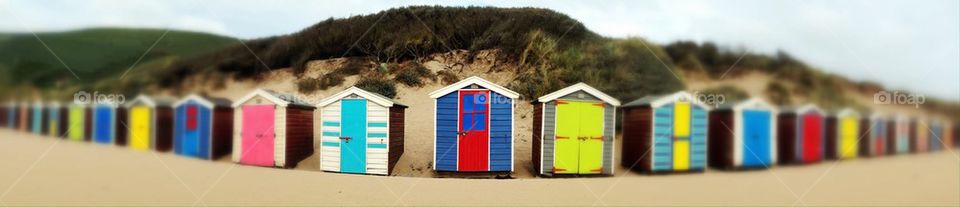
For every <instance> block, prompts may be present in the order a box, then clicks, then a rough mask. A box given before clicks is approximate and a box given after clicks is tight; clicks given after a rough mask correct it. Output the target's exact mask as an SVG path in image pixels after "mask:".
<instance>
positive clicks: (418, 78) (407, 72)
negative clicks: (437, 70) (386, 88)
mask: <svg viewBox="0 0 960 207" xmlns="http://www.w3.org/2000/svg"><path fill="white" fill-rule="evenodd" d="M394 73H396V76H394V77H393V80H394V81H397V82H399V83H402V84H404V85H407V86H422V85H423V84H424V82H425V81H424V79H428V78H432V77H434V76H433V73H432V72H430V69H427V68H426V67H424V66H423V65H422V64H420V63H413V64H410V66H406V67H398V69H397V70H396V71H395V72H394Z"/></svg>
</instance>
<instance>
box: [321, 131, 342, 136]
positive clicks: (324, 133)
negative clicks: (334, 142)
mask: <svg viewBox="0 0 960 207" xmlns="http://www.w3.org/2000/svg"><path fill="white" fill-rule="evenodd" d="M323 136H328V137H339V136H340V132H328V131H324V132H323Z"/></svg>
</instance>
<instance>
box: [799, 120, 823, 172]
mask: <svg viewBox="0 0 960 207" xmlns="http://www.w3.org/2000/svg"><path fill="white" fill-rule="evenodd" d="M821 121H822V119H821V118H820V116H819V115H816V114H805V115H803V161H804V162H814V161H818V160H820V155H821V154H823V153H822V152H820V149H822V147H821V145H822V144H823V143H820V139H821V138H820V135H821V134H822V133H821V130H823V129H821V126H823V125H822V124H821V123H820V122H821Z"/></svg>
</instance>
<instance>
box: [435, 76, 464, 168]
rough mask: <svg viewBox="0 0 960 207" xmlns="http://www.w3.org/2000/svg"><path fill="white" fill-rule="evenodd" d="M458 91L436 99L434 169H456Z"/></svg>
mask: <svg viewBox="0 0 960 207" xmlns="http://www.w3.org/2000/svg"><path fill="white" fill-rule="evenodd" d="M458 97H459V93H457V92H452V93H449V94H447V95H444V96H442V97H440V98H437V99H436V108H435V109H436V112H435V113H436V114H435V116H436V117H435V118H436V120H434V121H435V122H434V124H435V126H436V129H435V130H436V132H434V133H435V138H434V139H435V140H434V167H435V168H434V169H435V170H437V171H456V170H457V124H458V120H459V117H458V115H457V109H458V108H459V106H458Z"/></svg>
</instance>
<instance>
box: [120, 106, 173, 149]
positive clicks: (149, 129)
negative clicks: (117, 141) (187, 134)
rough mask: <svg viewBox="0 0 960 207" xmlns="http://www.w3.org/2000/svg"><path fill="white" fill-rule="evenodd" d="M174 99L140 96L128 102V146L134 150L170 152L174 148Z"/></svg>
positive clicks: (126, 107)
mask: <svg viewBox="0 0 960 207" xmlns="http://www.w3.org/2000/svg"><path fill="white" fill-rule="evenodd" d="M173 101H174V99H173V98H170V97H161V96H146V95H138V96H137V97H136V98H134V99H133V100H132V101H130V102H127V103H126V104H125V105H124V108H125V109H126V111H127V113H128V114H127V117H128V118H127V119H126V120H127V121H126V124H127V126H129V130H128V132H127V138H129V139H128V142H129V143H128V144H127V145H128V146H129V147H130V148H131V149H134V150H151V149H152V150H156V151H161V152H165V151H170V149H171V148H172V147H173Z"/></svg>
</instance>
